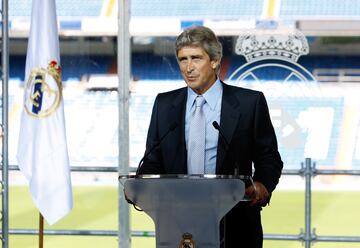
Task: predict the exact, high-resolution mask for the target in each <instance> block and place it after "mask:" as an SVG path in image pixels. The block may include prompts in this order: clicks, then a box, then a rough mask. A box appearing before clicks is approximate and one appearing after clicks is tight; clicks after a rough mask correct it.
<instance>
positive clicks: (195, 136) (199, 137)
mask: <svg viewBox="0 0 360 248" xmlns="http://www.w3.org/2000/svg"><path fill="white" fill-rule="evenodd" d="M195 101H196V102H195V106H196V107H195V111H194V115H193V118H192V120H191V124H190V129H189V141H188V174H204V166H205V124H206V123H205V115H204V110H203V106H204V103H205V99H204V97H203V96H197V97H196V99H195Z"/></svg>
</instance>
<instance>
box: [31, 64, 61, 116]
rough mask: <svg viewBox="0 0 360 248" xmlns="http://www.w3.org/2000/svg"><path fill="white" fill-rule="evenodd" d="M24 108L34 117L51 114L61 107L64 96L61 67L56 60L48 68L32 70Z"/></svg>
mask: <svg viewBox="0 0 360 248" xmlns="http://www.w3.org/2000/svg"><path fill="white" fill-rule="evenodd" d="M25 91H26V92H25V95H24V96H25V99H24V108H25V111H26V113H27V114H28V115H30V116H31V117H34V118H38V119H41V118H45V117H48V116H50V115H51V114H52V113H54V112H55V111H56V109H57V108H58V107H59V105H60V102H61V98H62V93H61V92H62V86H61V67H60V65H59V64H58V62H57V61H56V60H52V61H50V62H49V65H48V67H47V68H46V69H44V68H34V69H32V70H31V73H30V76H29V79H28V81H27V84H26V87H25Z"/></svg>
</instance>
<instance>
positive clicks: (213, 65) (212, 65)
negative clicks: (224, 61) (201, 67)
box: [211, 61, 219, 69]
mask: <svg viewBox="0 0 360 248" xmlns="http://www.w3.org/2000/svg"><path fill="white" fill-rule="evenodd" d="M218 64H219V62H218V61H212V62H211V67H212V68H213V69H216V67H217V66H218Z"/></svg>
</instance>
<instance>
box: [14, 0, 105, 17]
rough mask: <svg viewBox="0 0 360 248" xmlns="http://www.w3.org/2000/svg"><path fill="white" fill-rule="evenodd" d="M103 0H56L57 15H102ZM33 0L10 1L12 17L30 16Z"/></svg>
mask: <svg viewBox="0 0 360 248" xmlns="http://www.w3.org/2000/svg"><path fill="white" fill-rule="evenodd" d="M103 3H104V1H103V0H91V1H86V2H85V1H82V0H58V1H56V7H57V15H58V16H59V17H67V16H71V17H81V18H83V17H87V16H100V13H101V8H102V5H103ZM30 13H31V1H23V0H11V1H9V15H10V17H24V16H30Z"/></svg>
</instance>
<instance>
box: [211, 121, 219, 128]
mask: <svg viewBox="0 0 360 248" xmlns="http://www.w3.org/2000/svg"><path fill="white" fill-rule="evenodd" d="M212 124H213V126H214V127H215V129H216V130H219V129H220V126H219V123H217V121H213V123H212Z"/></svg>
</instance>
